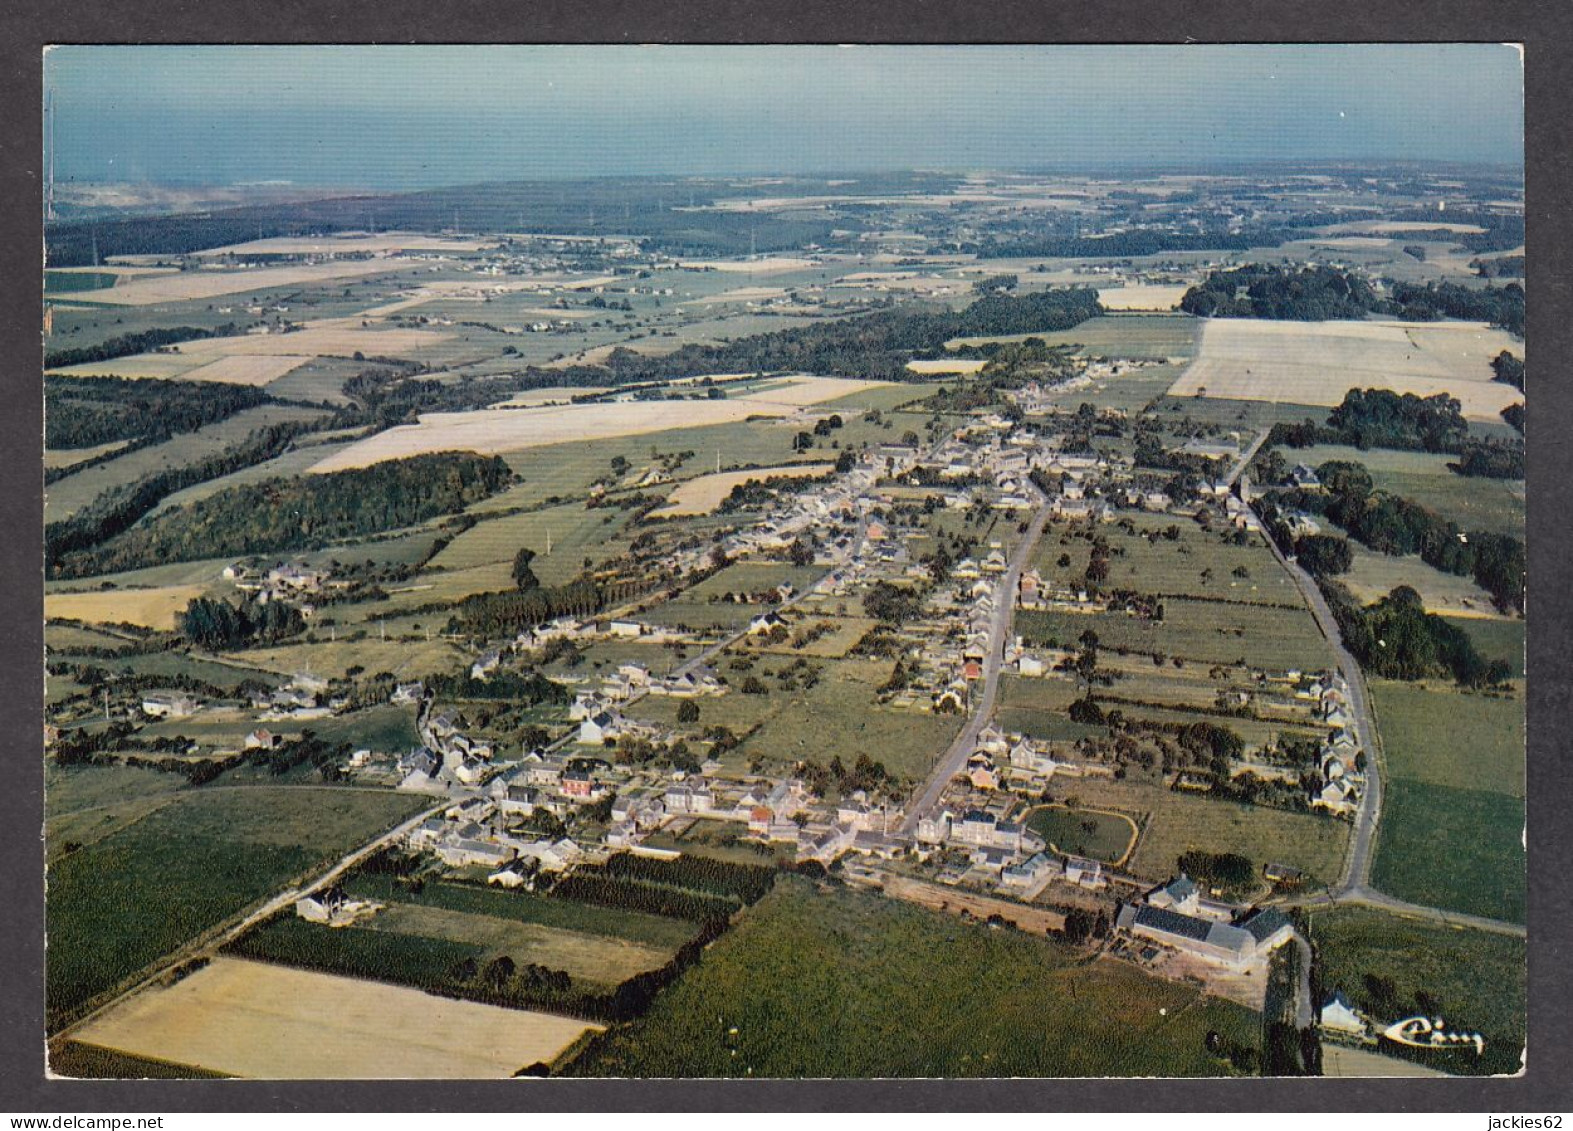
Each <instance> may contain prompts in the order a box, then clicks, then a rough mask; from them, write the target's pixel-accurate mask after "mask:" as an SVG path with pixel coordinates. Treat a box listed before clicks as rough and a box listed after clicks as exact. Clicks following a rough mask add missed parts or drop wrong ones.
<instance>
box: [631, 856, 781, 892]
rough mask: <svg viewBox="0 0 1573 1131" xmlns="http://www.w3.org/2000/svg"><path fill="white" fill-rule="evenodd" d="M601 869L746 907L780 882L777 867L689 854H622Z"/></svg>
mask: <svg viewBox="0 0 1573 1131" xmlns="http://www.w3.org/2000/svg"><path fill="white" fill-rule="evenodd" d="M601 870H602V872H604V873H605V874H606V875H608V876H623V877H627V878H629V879H634V880H640V881H643V882H646V883H653V884H663V885H666V886H669V887H677V888H686V889H687V890H689V891H698V892H705V893H707V894H709V895H715V896H720V897H722V898H725V899H735V900H737V901H738V902H739V903H742V904H745V905H746V904H752V903H757V902H758V901H759V900H760V899H762V898H763V897H764V895H765V893H766V892H768V891H769V890H770V889H771V887H773V886H774V885H775V882H776V870H775V869H774V868H767V867H763V866H761V865H758V864H734V863H731V862H729V861H726V860H715V859H712V858H710V857H708V856H689V855H687V854H684V855H682V856H679V857H677V858H676V859H675V860H657V859H655V858H654V857H649V856H635V855H633V854H632V853H628V852H621V853H618V854H617V855H616V856H613V857H611V858H610V859H608V860H607V861H606V863H605V864H604V865H602V868H601Z"/></svg>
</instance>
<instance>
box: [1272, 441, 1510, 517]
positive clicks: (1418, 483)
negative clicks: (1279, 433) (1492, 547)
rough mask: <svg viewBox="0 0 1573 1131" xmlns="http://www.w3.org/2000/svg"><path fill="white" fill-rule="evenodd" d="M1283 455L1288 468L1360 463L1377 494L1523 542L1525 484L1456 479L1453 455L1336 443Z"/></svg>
mask: <svg viewBox="0 0 1573 1131" xmlns="http://www.w3.org/2000/svg"><path fill="white" fill-rule="evenodd" d="M1283 456H1284V459H1286V460H1288V461H1289V462H1290V463H1291V464H1295V463H1303V464H1305V465H1307V466H1308V467H1319V466H1321V465H1322V464H1323V463H1326V462H1327V461H1328V460H1348V461H1350V462H1352V463H1359V464H1363V465H1364V466H1365V469H1366V470H1367V471H1369V472H1370V473H1371V480H1372V482H1373V483H1375V485H1376V486H1377V487H1378V488H1379V489H1380V490H1383V491H1389V492H1391V493H1393V494H1394V495H1400V496H1402V497H1404V498H1406V499H1412V500H1413V501H1414V502H1417V503H1419V504H1420V505H1421V506H1423V507H1426V508H1428V509H1430V510H1433V511H1435V512H1436V513H1437V514H1439V515H1441V516H1442V517H1443V518H1446V519H1450V520H1451V521H1453V522H1456V523H1457V524H1458V525H1459V526H1460V527H1462V528H1463V529H1465V530H1488V531H1493V532H1496V533H1502V534H1516V535H1518V536H1519V537H1521V538H1522V537H1523V534H1524V482H1523V480H1521V479H1481V478H1478V477H1471V476H1464V475H1458V474H1455V473H1454V472H1452V471H1449V470H1448V467H1447V465H1448V464H1449V463H1450V462H1453V461H1455V460H1456V459H1457V457H1456V456H1450V455H1441V454H1433V453H1430V452H1400V451H1391V450H1388V449H1386V448H1370V449H1368V450H1366V451H1361V450H1360V449H1359V448H1350V447H1342V446H1339V445H1334V444H1319V445H1317V446H1315V447H1311V448H1285V449H1283Z"/></svg>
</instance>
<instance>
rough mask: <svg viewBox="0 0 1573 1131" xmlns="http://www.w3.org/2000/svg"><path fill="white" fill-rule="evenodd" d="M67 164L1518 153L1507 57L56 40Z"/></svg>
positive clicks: (1478, 50)
mask: <svg viewBox="0 0 1573 1131" xmlns="http://www.w3.org/2000/svg"><path fill="white" fill-rule="evenodd" d="M45 83H46V86H47V87H48V88H49V89H51V90H53V92H54V96H55V100H56V106H57V111H58V113H57V119H56V138H57V145H58V155H57V175H58V177H59V178H60V179H61V180H64V179H66V178H68V177H71V178H77V179H82V180H96V181H104V180H111V181H118V180H124V181H143V180H148V181H165V182H168V181H184V182H202V183H209V184H220V183H230V182H238V181H257V180H287V181H294V182H297V183H303V184H313V185H346V186H367V187H376V188H412V187H422V186H428V185H439V184H462V183H466V182H474V181H480V180H488V179H508V178H545V177H563V176H583V175H589V174H617V173H630V174H644V173H740V172H796V171H821V170H871V169H878V168H913V167H916V168H946V169H969V168H1011V167H1023V166H1052V165H1075V166H1086V165H1100V164H1166V165H1186V166H1192V167H1198V166H1200V167H1205V166H1206V165H1208V164H1209V163H1219V162H1228V163H1238V162H1244V161H1251V160H1255V159H1268V160H1280V159H1307V160H1341V159H1406V160H1407V159H1422V160H1425V159H1435V160H1450V161H1489V162H1510V163H1517V162H1518V161H1520V160H1521V159H1522V155H1523V93H1522V90H1523V82H1522V71H1521V66H1520V61H1519V55H1518V52H1517V51H1515V50H1514V49H1513V48H1511V47H1504V46H1497V45H1489V44H1479V45H1390V46H1384V45H1372V46H1336V45H1335V46H1284V47H1254V46H1239V47H1214V46H1185V47H730V48H714V47H61V48H56V49H53V50H51V51H50V52H49V54H48V56H47V58H46V65H45Z"/></svg>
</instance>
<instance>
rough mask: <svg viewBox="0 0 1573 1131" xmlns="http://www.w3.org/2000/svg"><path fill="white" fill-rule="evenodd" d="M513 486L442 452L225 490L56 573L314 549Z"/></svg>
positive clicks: (503, 474) (496, 467)
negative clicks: (326, 473)
mask: <svg viewBox="0 0 1573 1131" xmlns="http://www.w3.org/2000/svg"><path fill="white" fill-rule="evenodd" d="M512 481H513V472H512V471H510V470H509V468H508V465H507V464H506V463H505V462H503V461H502V460H501V459H499V458H497V457H496V456H491V457H483V456H477V455H473V454H469V453H441V454H436V455H422V456H413V457H411V458H409V459H402V460H389V461H387V462H385V463H379V464H375V465H374V466H372V467H366V468H357V469H354V470H350V471H338V472H334V473H332V474H329V475H307V476H302V477H300V478H298V479H268V480H264V481H263V482H260V483H249V484H245V485H244V486H238V487H227V488H225V489H224V490H222V491H219V492H218V493H217V494H214V495H210V496H208V497H207V498H205V499H199V500H197V501H196V502H193V503H190V504H188V505H186V506H181V507H175V508H173V509H171V510H168V511H165V512H164V513H163V514H160V515H158V516H157V517H155V518H153V519H151V520H150V521H149V522H147V523H146V524H144V525H141V526H137V527H134V528H132V529H130V530H127V531H125V533H123V534H120V535H118V536H117V537H115V538H113V539H111V540H109V541H108V542H106V543H105V544H103V545H101V546H99V547H97V548H96V549H92V550H82V551H79V552H77V553H74V554H69V555H65V556H62V557H61V558H59V559H58V560H57V561H56V562H55V563H54V573H55V575H56V576H59V577H81V576H84V575H92V574H99V573H116V572H119V571H121V570H126V569H139V568H141V567H143V566H150V565H159V564H162V563H164V562H179V561H195V560H199V559H202V558H215V557H240V556H243V555H246V554H267V553H277V552H282V551H287V550H302V549H309V548H312V547H316V546H323V545H326V544H328V543H329V542H332V541H335V540H339V539H346V538H357V537H364V536H365V535H368V534H376V533H379V532H382V531H386V530H396V529H399V528H400V527H405V526H413V525H414V524H416V523H420V522H425V521H426V520H428V519H432V518H436V517H437V516H438V515H443V514H452V513H454V512H457V511H461V510H463V509H464V508H465V507H467V506H469V505H470V504H471V503H474V502H477V501H479V500H480V499H484V498H486V497H487V496H489V495H493V494H496V493H497V492H498V491H500V490H502V489H503V488H504V487H506V486H507V485H508V484H509V483H511V482H512Z"/></svg>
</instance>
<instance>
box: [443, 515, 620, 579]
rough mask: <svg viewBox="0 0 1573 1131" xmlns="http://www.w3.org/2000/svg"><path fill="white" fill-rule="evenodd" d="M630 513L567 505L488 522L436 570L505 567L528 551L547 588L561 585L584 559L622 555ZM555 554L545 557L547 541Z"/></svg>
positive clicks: (452, 547) (461, 539) (459, 542)
mask: <svg viewBox="0 0 1573 1131" xmlns="http://www.w3.org/2000/svg"><path fill="white" fill-rule="evenodd" d="M629 515H630V512H629V511H625V510H621V509H619V508H617V507H598V508H596V509H594V510H591V509H588V508H586V507H585V506H584V504H583V503H577V502H575V503H567V504H564V505H561V506H555V507H549V508H547V509H544V510H538V511H531V512H527V513H525V514H519V515H508V516H506V517H504V518H490V519H487V520H485V521H483V522H480V523H478V524H477V525H475V526H473V527H471V528H470V529H469V530H467V531H465V532H464V533H463V534H461V535H459V536H458V537H457V538H455V539H454V540H453V541H452V542H450V543H449V544H448V546H447V547H446V548H445V549H444V550H443V551H442V552H441V553H439V554H438V555H437V556H436V557H435V558H433V559H432V560H431V572H435V571H436V570H453V571H459V570H466V569H474V568H475V567H477V566H483V565H491V564H496V563H504V564H506V565H507V566H508V567H509V568H510V569H511V568H512V566H513V559H514V555H515V554H517V553H518V552H519V550H520V549H522V548H526V547H528V548H529V549H531V550H534V551H535V553H536V558H535V561H534V562H532V563H531V568H532V569H533V570H534V571H535V575H536V576H537V577H538V578H540V580H541V583H542V584H543V585H559V584H562V583H563V582H565V581H569V580H571V579H572V578H574V577H576V576H578V575H579V573H581V572H582V571H583V569H584V559H585V558H591V559H592V560H593V561H596V562H600V561H604V560H605V559H606V558H608V557H612V556H614V555H615V554H618V553H621V552H622V551H623V550H625V549H626V548H627V546H628V543H629V542H630V541H631V540H632V536H631V535H630V534H629V533H627V531H626V529H625V528H626V527H627V525H628V521H629ZM548 539H550V540H551V553H550V554H548V553H547V540H548Z"/></svg>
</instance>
